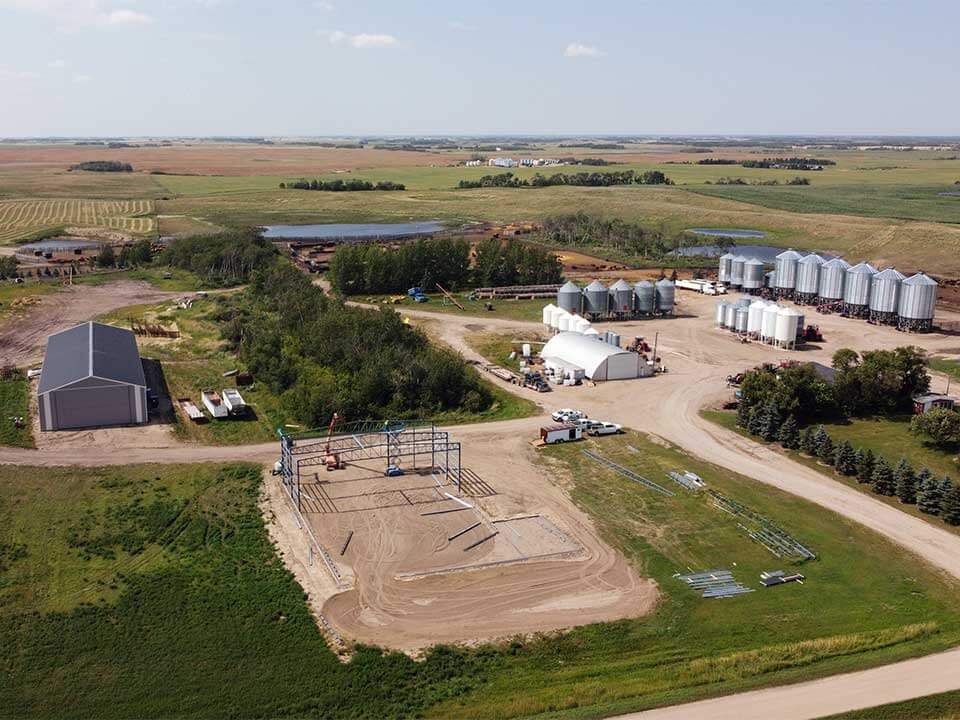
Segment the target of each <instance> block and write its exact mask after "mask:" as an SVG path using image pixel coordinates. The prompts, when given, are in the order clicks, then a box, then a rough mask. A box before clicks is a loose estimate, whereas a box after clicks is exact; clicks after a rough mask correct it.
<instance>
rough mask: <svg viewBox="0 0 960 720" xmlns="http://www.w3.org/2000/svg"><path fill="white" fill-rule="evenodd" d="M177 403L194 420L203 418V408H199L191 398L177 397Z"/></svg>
mask: <svg viewBox="0 0 960 720" xmlns="http://www.w3.org/2000/svg"><path fill="white" fill-rule="evenodd" d="M177 405H179V406H180V409H181V410H183V412H184V414H185V415H186V416H187V417H188V418H190V419H191V420H193V421H194V422H199V421H201V420H203V410H201V409H200V408H198V407H197V406H196V405H195V404H194V402H193V400H191V399H190V398H177Z"/></svg>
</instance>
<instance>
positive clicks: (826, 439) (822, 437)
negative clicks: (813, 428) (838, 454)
mask: <svg viewBox="0 0 960 720" xmlns="http://www.w3.org/2000/svg"><path fill="white" fill-rule="evenodd" d="M815 442H816V444H817V457H818V458H820V459H821V460H823V461H824V462H825V463H827V464H828V465H833V438H831V437H830V433H828V432H827V431H826V428H824V427H823V425H820V426H819V427H818V428H817V434H816V436H815Z"/></svg>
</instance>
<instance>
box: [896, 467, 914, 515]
mask: <svg viewBox="0 0 960 720" xmlns="http://www.w3.org/2000/svg"><path fill="white" fill-rule="evenodd" d="M893 479H894V484H895V486H896V491H897V497H898V498H900V502H902V503H903V504H904V505H913V504H914V503H916V502H917V475H916V473H915V472H914V471H913V468H912V467H911V466H910V463H908V462H907V459H906V458H900V462H899V463H897V468H896V470H894V471H893Z"/></svg>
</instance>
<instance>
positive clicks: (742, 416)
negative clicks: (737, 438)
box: [737, 400, 752, 430]
mask: <svg viewBox="0 0 960 720" xmlns="http://www.w3.org/2000/svg"><path fill="white" fill-rule="evenodd" d="M751 409H752V408H751V407H750V406H749V405H747V404H746V403H745V402H743V401H742V400H741V401H740V402H738V403H737V427H742V428H743V429H744V430H746V429H747V428H748V427H749V426H750V410H751Z"/></svg>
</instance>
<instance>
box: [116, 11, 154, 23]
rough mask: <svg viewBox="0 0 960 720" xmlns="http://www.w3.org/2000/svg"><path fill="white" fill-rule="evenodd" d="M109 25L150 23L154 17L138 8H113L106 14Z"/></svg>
mask: <svg viewBox="0 0 960 720" xmlns="http://www.w3.org/2000/svg"><path fill="white" fill-rule="evenodd" d="M105 20H106V23H107V24H108V25H149V24H150V23H152V22H153V18H152V17H150V16H149V15H147V14H145V13H142V12H137V11H136V10H113V11H111V12H110V13H108V14H107V15H106V16H105Z"/></svg>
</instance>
